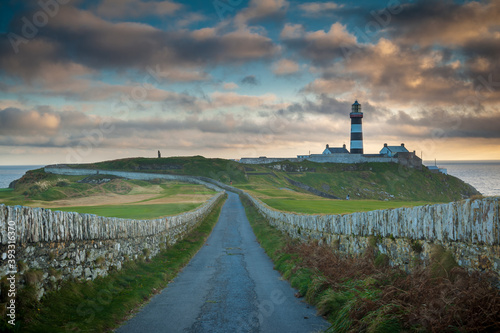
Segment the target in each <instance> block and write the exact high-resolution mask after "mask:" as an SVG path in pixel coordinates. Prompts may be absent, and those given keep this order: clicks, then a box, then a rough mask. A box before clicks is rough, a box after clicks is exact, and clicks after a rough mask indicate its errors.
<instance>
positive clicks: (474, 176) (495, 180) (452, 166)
mask: <svg viewBox="0 0 500 333" xmlns="http://www.w3.org/2000/svg"><path fill="white" fill-rule="evenodd" d="M424 165H434V161H432V162H431V161H429V162H424ZM437 166H438V167H439V168H443V169H447V170H448V174H449V175H452V176H455V177H458V178H460V179H462V180H463V181H464V182H466V183H469V184H471V185H472V186H474V187H475V188H476V189H477V190H478V191H479V192H481V194H483V195H485V196H500V161H443V162H437ZM41 167H42V165H8V166H2V165H0V188H7V187H9V184H10V182H12V181H13V180H16V179H19V178H21V177H22V176H23V175H24V173H25V172H26V171H28V170H34V169H39V168H41Z"/></svg>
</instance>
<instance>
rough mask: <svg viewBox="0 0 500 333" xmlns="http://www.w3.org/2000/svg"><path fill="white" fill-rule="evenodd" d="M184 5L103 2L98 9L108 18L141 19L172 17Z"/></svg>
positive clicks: (122, 0)
mask: <svg viewBox="0 0 500 333" xmlns="http://www.w3.org/2000/svg"><path fill="white" fill-rule="evenodd" d="M181 8H182V5H180V4H178V3H175V2H172V1H142V0H103V1H102V2H101V3H100V4H99V5H98V6H97V9H96V12H97V14H98V15H100V16H103V17H107V18H113V19H116V18H140V17H145V16H166V15H168V16H171V15H173V14H175V13H176V12H177V11H178V10H179V9H181Z"/></svg>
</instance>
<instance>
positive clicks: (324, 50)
mask: <svg viewBox="0 0 500 333" xmlns="http://www.w3.org/2000/svg"><path fill="white" fill-rule="evenodd" d="M281 38H282V39H283V43H284V44H285V45H286V46H287V47H288V48H289V49H291V50H293V51H295V52H298V53H300V54H301V55H302V56H303V57H305V58H308V59H311V60H312V61H313V63H316V64H328V63H332V62H334V61H335V60H337V59H339V58H342V57H344V56H345V52H346V49H348V48H350V47H352V46H354V45H356V37H355V36H354V35H352V34H350V33H349V32H348V31H347V29H346V26H345V25H343V24H341V23H339V22H336V23H334V24H332V25H331V26H330V30H329V31H327V32H325V31H324V30H318V31H314V32H304V31H303V28H302V26H300V25H286V26H285V27H284V28H283V30H282V31H281Z"/></svg>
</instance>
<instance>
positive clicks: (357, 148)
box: [350, 101, 363, 154]
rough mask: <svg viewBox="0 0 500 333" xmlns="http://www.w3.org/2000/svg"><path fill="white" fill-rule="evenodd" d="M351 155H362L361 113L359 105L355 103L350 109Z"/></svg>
mask: <svg viewBox="0 0 500 333" xmlns="http://www.w3.org/2000/svg"><path fill="white" fill-rule="evenodd" d="M350 116H351V154H363V130H362V122H363V112H361V104H359V103H358V101H355V102H354V104H353V105H352V109H351V114H350Z"/></svg>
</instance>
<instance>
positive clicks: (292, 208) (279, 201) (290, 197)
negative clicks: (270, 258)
mask: <svg viewBox="0 0 500 333" xmlns="http://www.w3.org/2000/svg"><path fill="white" fill-rule="evenodd" d="M274 182H276V184H270V183H266V182H263V181H260V182H256V183H252V184H250V185H240V186H238V188H240V189H242V190H245V191H247V192H248V193H250V194H251V195H253V196H254V197H256V198H259V199H260V200H261V201H262V202H264V203H265V204H267V205H269V206H270V207H272V208H274V209H277V210H282V211H286V212H294V213H302V214H348V213H354V212H365V211H370V210H377V209H391V208H400V207H413V206H421V205H426V204H434V203H436V202H431V201H397V200H391V201H382V200H359V199H358V200H356V199H355V200H333V199H325V198H321V197H318V196H316V195H312V194H309V193H304V192H299V191H296V190H291V189H289V188H287V187H279V188H278V187H276V186H284V185H285V184H284V183H280V182H279V180H274Z"/></svg>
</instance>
